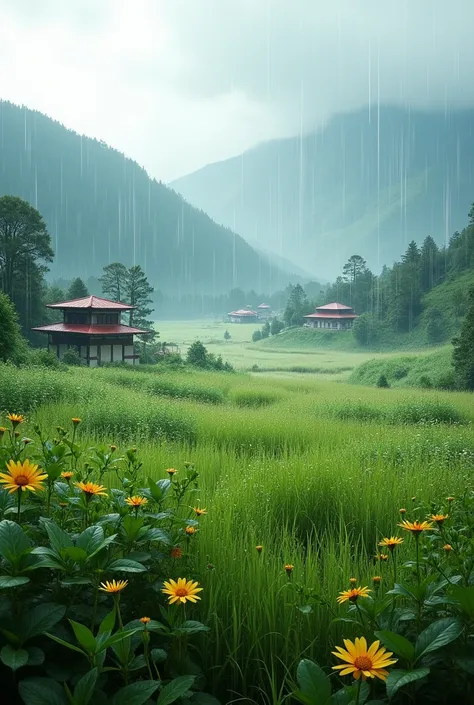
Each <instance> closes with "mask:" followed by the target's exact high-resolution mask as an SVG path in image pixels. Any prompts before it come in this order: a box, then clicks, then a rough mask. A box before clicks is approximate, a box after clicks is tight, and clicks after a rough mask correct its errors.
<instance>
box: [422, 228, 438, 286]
mask: <svg viewBox="0 0 474 705" xmlns="http://www.w3.org/2000/svg"><path fill="white" fill-rule="evenodd" d="M438 279H439V248H438V245H437V244H436V243H435V241H434V240H433V238H432V237H431V235H428V237H426V238H425V239H424V241H423V245H422V246H421V253H420V286H421V290H422V291H429V290H430V289H432V288H433V287H434V286H436V284H437V283H438Z"/></svg>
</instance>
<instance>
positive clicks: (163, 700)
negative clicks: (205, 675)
mask: <svg viewBox="0 0 474 705" xmlns="http://www.w3.org/2000/svg"><path fill="white" fill-rule="evenodd" d="M193 683H194V676H178V677H177V678H173V680H172V681H170V682H169V683H168V684H167V685H165V687H164V688H163V690H162V691H161V692H160V694H159V696H158V700H157V705H171V703H174V701H175V700H177V699H178V698H180V697H181V696H182V695H184V694H185V693H186V692H187V691H188V690H189V689H190V688H191V686H192V685H193ZM114 705H116V703H114ZM124 705H125V703H124Z"/></svg>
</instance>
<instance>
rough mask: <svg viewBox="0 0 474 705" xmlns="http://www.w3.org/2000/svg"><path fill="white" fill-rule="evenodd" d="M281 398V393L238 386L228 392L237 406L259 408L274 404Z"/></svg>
mask: <svg viewBox="0 0 474 705" xmlns="http://www.w3.org/2000/svg"><path fill="white" fill-rule="evenodd" d="M280 398H281V395H280V394H278V393H276V392H272V391H266V390H263V389H253V388H252V387H250V388H248V389H247V388H245V387H238V388H237V389H235V390H234V391H233V392H232V393H231V394H230V399H231V401H232V402H233V403H234V404H236V405H237V406H243V407H253V408H259V407H261V406H269V405H270V404H274V403H275V402H276V401H278V400H279V399H280Z"/></svg>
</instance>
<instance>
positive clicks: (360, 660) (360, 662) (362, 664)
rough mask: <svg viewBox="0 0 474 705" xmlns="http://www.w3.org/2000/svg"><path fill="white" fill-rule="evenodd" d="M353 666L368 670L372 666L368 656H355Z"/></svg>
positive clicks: (360, 669)
mask: <svg viewBox="0 0 474 705" xmlns="http://www.w3.org/2000/svg"><path fill="white" fill-rule="evenodd" d="M354 666H355V667H356V668H357V670H359V671H370V669H371V668H372V659H370V658H369V657H368V656H357V658H356V659H355V661H354Z"/></svg>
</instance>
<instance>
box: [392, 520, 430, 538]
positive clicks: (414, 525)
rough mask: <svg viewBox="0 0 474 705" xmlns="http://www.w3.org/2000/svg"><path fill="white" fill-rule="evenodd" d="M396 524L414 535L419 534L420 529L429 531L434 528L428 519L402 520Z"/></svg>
mask: <svg viewBox="0 0 474 705" xmlns="http://www.w3.org/2000/svg"><path fill="white" fill-rule="evenodd" d="M398 526H401V527H402V529H406V531H411V533H412V534H413V535H414V536H419V535H420V534H421V532H422V531H431V529H433V528H434V527H433V524H432V523H431V522H430V521H402V522H401V523H400V524H399V525H398Z"/></svg>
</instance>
